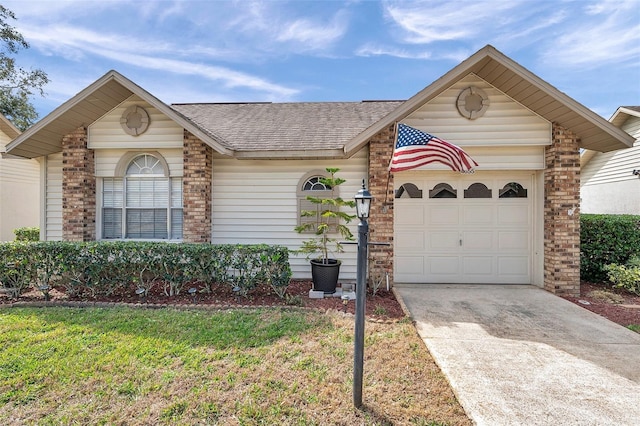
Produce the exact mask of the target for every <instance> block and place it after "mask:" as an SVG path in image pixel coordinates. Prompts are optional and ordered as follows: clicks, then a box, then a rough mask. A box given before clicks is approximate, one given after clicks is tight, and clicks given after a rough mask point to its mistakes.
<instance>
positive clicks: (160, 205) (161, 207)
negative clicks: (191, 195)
mask: <svg viewBox="0 0 640 426" xmlns="http://www.w3.org/2000/svg"><path fill="white" fill-rule="evenodd" d="M102 237H103V238H104V239H121V238H124V239H143V240H166V239H171V240H180V239H182V178H171V177H168V176H166V171H165V169H164V167H163V165H162V163H161V162H160V160H159V159H158V158H156V157H154V156H153V155H150V154H142V155H139V156H137V157H135V158H134V159H133V160H132V161H131V162H130V163H129V165H128V167H127V170H126V175H125V176H124V177H123V178H105V179H103V185H102Z"/></svg>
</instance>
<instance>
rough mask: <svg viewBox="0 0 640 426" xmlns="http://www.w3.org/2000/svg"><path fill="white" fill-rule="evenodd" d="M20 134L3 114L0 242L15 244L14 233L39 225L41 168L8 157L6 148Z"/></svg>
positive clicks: (0, 126)
mask: <svg viewBox="0 0 640 426" xmlns="http://www.w3.org/2000/svg"><path fill="white" fill-rule="evenodd" d="M18 135H20V131H19V130H18V129H17V128H16V127H15V126H14V125H13V123H11V121H9V120H8V119H7V118H6V117H5V116H4V115H2V114H0V241H13V240H15V238H16V236H15V234H14V233H13V230H14V229H16V228H22V227H26V226H29V227H31V226H39V225H40V165H39V164H38V161H37V160H29V159H25V158H23V157H16V156H14V155H9V154H6V152H5V145H6V144H8V143H9V142H11V140H12V139H14V138H16V137H17V136H18Z"/></svg>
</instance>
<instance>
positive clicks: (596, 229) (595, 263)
mask: <svg viewBox="0 0 640 426" xmlns="http://www.w3.org/2000/svg"><path fill="white" fill-rule="evenodd" d="M636 254H640V216H634V215H596V214H582V215H581V216H580V277H581V279H583V280H586V281H591V282H601V281H607V279H608V277H607V272H606V271H605V269H604V267H605V266H606V265H609V264H612V263H615V264H620V265H623V264H625V263H627V261H628V260H629V258H630V257H632V256H633V255H636Z"/></svg>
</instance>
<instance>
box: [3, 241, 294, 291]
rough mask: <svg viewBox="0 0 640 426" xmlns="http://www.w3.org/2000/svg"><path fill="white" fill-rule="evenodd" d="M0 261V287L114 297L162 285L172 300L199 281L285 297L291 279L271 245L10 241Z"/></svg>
mask: <svg viewBox="0 0 640 426" xmlns="http://www.w3.org/2000/svg"><path fill="white" fill-rule="evenodd" d="M0 259H2V265H0V282H1V283H2V286H4V287H7V288H20V289H24V288H26V287H28V286H29V285H30V284H34V285H36V284H37V285H38V286H43V285H46V286H62V287H64V288H65V289H66V292H67V293H68V294H70V295H76V294H79V293H88V294H90V295H93V296H96V295H110V294H112V293H114V292H116V291H118V290H120V289H121V288H123V287H129V286H131V285H135V286H136V287H137V288H141V289H142V290H143V291H144V292H145V293H147V292H148V291H149V290H150V289H151V288H152V287H154V286H155V285H157V284H159V283H162V284H163V285H164V291H165V293H166V294H167V295H168V296H173V295H177V294H180V292H181V291H182V289H183V287H184V286H185V284H186V283H188V282H191V281H200V282H202V283H203V284H204V286H205V288H206V290H208V291H211V290H212V288H213V286H219V285H222V286H227V287H229V290H231V289H232V288H235V289H236V291H237V292H238V293H239V294H241V295H244V296H247V295H248V294H249V293H250V292H251V290H253V289H254V288H256V287H257V286H258V285H260V284H268V285H270V286H271V288H272V289H273V291H274V292H275V293H276V294H277V295H278V296H280V297H281V298H283V297H284V294H285V292H286V289H287V286H288V285H289V280H290V279H291V269H290V267H289V251H288V250H287V248H285V247H281V246H268V245H211V244H186V243H185V244H172V243H147V242H85V243H74V242H37V243H17V242H11V243H2V244H0Z"/></svg>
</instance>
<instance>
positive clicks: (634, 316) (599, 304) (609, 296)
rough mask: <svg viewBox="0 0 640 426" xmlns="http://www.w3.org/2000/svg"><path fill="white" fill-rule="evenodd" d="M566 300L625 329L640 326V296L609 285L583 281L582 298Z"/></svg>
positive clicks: (581, 287) (568, 298)
mask: <svg viewBox="0 0 640 426" xmlns="http://www.w3.org/2000/svg"><path fill="white" fill-rule="evenodd" d="M565 299H567V300H569V301H571V302H573V303H575V304H577V305H579V306H581V307H583V308H585V309H588V310H590V311H592V312H595V313H596V314H599V315H602V316H603V317H605V318H607V319H609V320H610V321H613V322H615V323H618V324H620V325H623V326H625V327H626V326H628V325H631V324H640V296H636V295H634V294H631V293H629V292H626V291H624V290H621V289H617V288H613V287H611V286H610V285H608V284H604V283H602V284H596V283H590V282H586V281H583V282H582V283H581V284H580V297H565Z"/></svg>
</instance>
